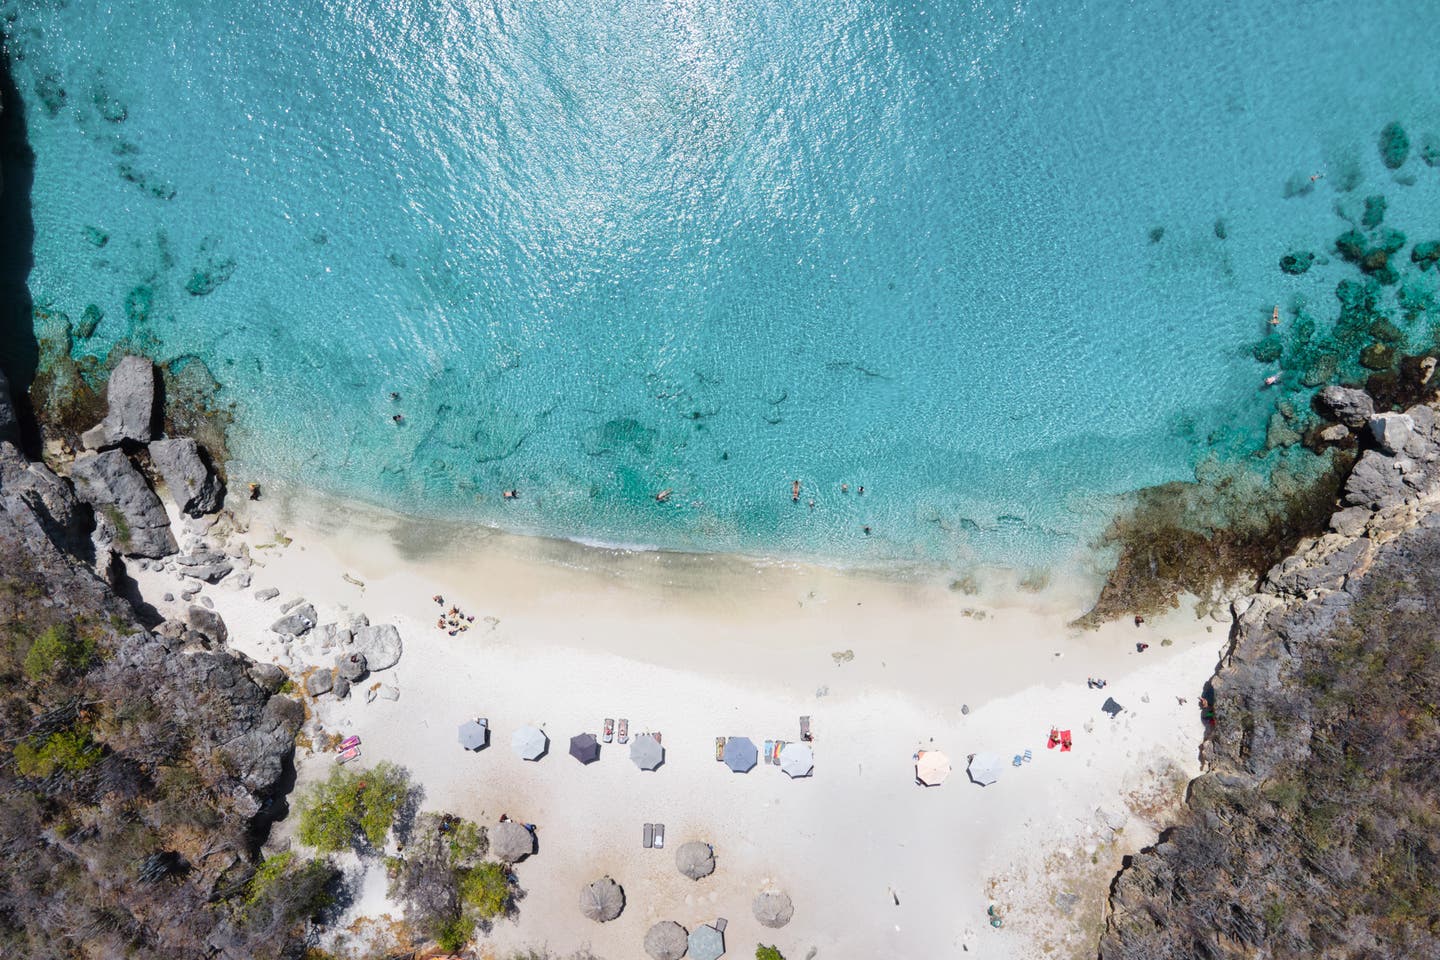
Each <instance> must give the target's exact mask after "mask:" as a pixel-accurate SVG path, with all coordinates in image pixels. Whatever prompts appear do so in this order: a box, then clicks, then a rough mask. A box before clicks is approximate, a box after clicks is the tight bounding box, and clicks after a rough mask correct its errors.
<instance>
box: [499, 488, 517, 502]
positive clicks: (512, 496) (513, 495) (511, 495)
mask: <svg viewBox="0 0 1440 960" xmlns="http://www.w3.org/2000/svg"><path fill="white" fill-rule="evenodd" d="M500 496H502V497H504V498H505V499H506V500H518V499H520V491H519V490H516V489H514V488H511V489H509V490H505V491H502V492H501V494H500Z"/></svg>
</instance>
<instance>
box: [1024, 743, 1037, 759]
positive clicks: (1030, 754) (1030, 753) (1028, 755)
mask: <svg viewBox="0 0 1440 960" xmlns="http://www.w3.org/2000/svg"><path fill="white" fill-rule="evenodd" d="M1034 759H1035V752H1034V751H1033V750H1031V749H1030V748H1029V747H1026V748H1025V754H1024V760H1025V762H1026V763H1029V762H1030V761H1031V760H1034Z"/></svg>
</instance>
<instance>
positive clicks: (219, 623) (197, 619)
mask: <svg viewBox="0 0 1440 960" xmlns="http://www.w3.org/2000/svg"><path fill="white" fill-rule="evenodd" d="M185 619H186V620H187V621H188V622H189V624H190V629H191V630H194V631H195V632H196V633H199V634H201V635H202V636H205V637H208V638H209V639H211V640H213V641H215V642H216V643H224V642H225V641H226V640H228V639H230V631H229V630H228V629H227V628H226V626H225V621H224V620H223V619H221V617H220V614H218V613H216V612H215V611H214V610H211V609H209V608H207V607H198V606H192V607H190V609H188V610H186V611H185Z"/></svg>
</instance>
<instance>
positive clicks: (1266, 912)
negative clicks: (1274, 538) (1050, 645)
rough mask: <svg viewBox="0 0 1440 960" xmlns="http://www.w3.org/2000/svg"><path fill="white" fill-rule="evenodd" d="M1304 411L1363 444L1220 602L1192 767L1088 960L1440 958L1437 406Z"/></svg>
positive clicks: (1113, 901) (1367, 401)
mask: <svg viewBox="0 0 1440 960" xmlns="http://www.w3.org/2000/svg"><path fill="white" fill-rule="evenodd" d="M1431 369H1432V370H1433V363H1432V364H1431ZM1316 407H1317V410H1318V411H1319V412H1320V413H1322V414H1323V415H1325V416H1326V417H1327V418H1329V419H1331V420H1332V421H1334V422H1335V423H1336V425H1338V426H1340V427H1342V428H1343V429H1345V430H1346V432H1347V433H1349V432H1350V431H1354V434H1355V436H1356V437H1357V439H1358V440H1359V441H1360V443H1361V444H1362V448H1363V453H1362V454H1361V456H1360V458H1359V460H1358V461H1357V463H1356V465H1355V467H1354V469H1353V470H1352V471H1351V472H1350V475H1349V477H1348V478H1347V479H1346V481H1345V486H1344V490H1343V495H1342V500H1341V503H1340V509H1338V510H1336V511H1334V513H1333V514H1332V515H1331V517H1330V522H1329V532H1327V533H1324V534H1323V535H1321V536H1318V537H1313V538H1308V539H1307V540H1305V541H1304V542H1302V543H1301V545H1300V547H1299V549H1298V550H1297V551H1296V552H1295V553H1294V554H1293V555H1291V556H1290V557H1288V558H1286V559H1285V560H1283V561H1282V562H1280V563H1278V564H1276V565H1275V566H1274V567H1273V568H1272V569H1271V570H1270V571H1269V572H1268V573H1267V574H1266V576H1265V577H1264V579H1263V581H1262V582H1261V584H1260V586H1259V589H1258V590H1257V591H1255V592H1254V593H1252V594H1249V595H1247V596H1243V597H1241V598H1239V599H1237V600H1235V601H1234V603H1233V606H1232V609H1233V615H1234V626H1233V628H1232V631H1231V637H1230V643H1229V647H1228V649H1227V651H1226V653H1225V655H1224V657H1223V659H1222V660H1221V662H1220V664H1219V666H1218V668H1217V670H1216V673H1215V675H1214V677H1213V678H1212V680H1211V681H1210V684H1209V685H1208V688H1207V690H1206V697H1207V698H1208V701H1209V706H1208V709H1207V711H1206V714H1205V715H1206V719H1207V722H1209V724H1210V726H1209V729H1208V730H1207V735H1206V739H1205V742H1204V744H1203V746H1202V750H1201V759H1202V761H1203V763H1204V766H1205V772H1204V773H1203V774H1202V775H1201V776H1200V777H1199V778H1198V779H1196V780H1195V781H1193V782H1192V783H1191V784H1190V787H1189V789H1188V792H1187V799H1186V807H1185V810H1184V815H1183V817H1182V820H1181V822H1180V823H1179V824H1178V825H1176V826H1175V827H1173V828H1171V829H1169V830H1167V831H1166V832H1165V833H1163V834H1162V835H1161V837H1160V841H1159V842H1158V843H1157V844H1156V845H1155V846H1153V847H1150V848H1147V849H1145V850H1143V851H1141V852H1140V853H1138V854H1136V855H1135V856H1133V857H1130V858H1127V863H1126V866H1125V868H1124V869H1123V870H1122V871H1121V873H1120V874H1119V875H1118V876H1117V877H1116V878H1115V880H1114V883H1113V885H1112V888H1111V895H1110V913H1109V917H1108V920H1107V924H1106V930H1105V933H1104V935H1103V937H1102V938H1101V941H1100V946H1099V955H1100V957H1101V958H1102V960H1142V958H1153V957H1171V956H1197V957H1224V958H1250V957H1262V956H1357V955H1363V956H1373V957H1392V956H1393V957H1400V956H1422V955H1424V956H1432V955H1436V954H1437V952H1440V927H1437V924H1436V920H1435V918H1436V916H1437V913H1436V910H1437V908H1440V890H1437V887H1436V885H1435V880H1434V878H1435V877H1437V876H1440V841H1437V840H1436V839H1435V837H1436V834H1435V830H1434V810H1435V809H1437V808H1440V776H1437V775H1436V774H1435V773H1434V772H1433V771H1434V770H1435V769H1436V767H1437V761H1440V747H1437V743H1440V739H1437V734H1440V729H1437V724H1436V712H1435V711H1436V707H1437V703H1440V696H1437V693H1440V643H1437V641H1436V636H1437V634H1436V630H1435V627H1434V623H1435V620H1434V617H1435V614H1436V612H1437V611H1440V570H1437V569H1436V561H1437V559H1440V511H1437V509H1436V508H1437V504H1440V417H1437V412H1436V406H1435V405H1433V404H1420V405H1416V406H1413V407H1410V408H1409V409H1407V410H1405V411H1404V412H1403V413H1396V412H1381V413H1378V414H1377V413H1375V404H1374V402H1373V401H1372V399H1371V397H1370V396H1368V395H1367V394H1365V393H1364V392H1362V391H1358V390H1346V389H1342V388H1334V387H1331V388H1326V389H1325V390H1324V391H1322V392H1321V394H1320V395H1319V396H1318V398H1317V404H1316ZM1397 851H1398V852H1399V854H1400V855H1401V856H1402V857H1403V861H1402V862H1399V863H1397V862H1396V860H1395V857H1396V855H1397Z"/></svg>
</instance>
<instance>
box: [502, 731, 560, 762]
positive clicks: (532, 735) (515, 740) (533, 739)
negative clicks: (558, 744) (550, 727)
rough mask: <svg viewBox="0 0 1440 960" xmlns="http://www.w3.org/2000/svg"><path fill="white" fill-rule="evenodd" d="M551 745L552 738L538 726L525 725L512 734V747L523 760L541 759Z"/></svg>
mask: <svg viewBox="0 0 1440 960" xmlns="http://www.w3.org/2000/svg"><path fill="white" fill-rule="evenodd" d="M549 746H550V738H549V737H547V736H545V731H544V730H541V729H540V728H539V727H537V726H533V725H527V726H523V727H521V728H520V729H519V730H516V731H515V732H514V733H513V734H511V735H510V749H512V750H514V751H515V754H516V756H518V757H519V758H520V759H521V760H539V759H540V757H541V756H543V755H544V753H545V750H546V748H547V747H549Z"/></svg>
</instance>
